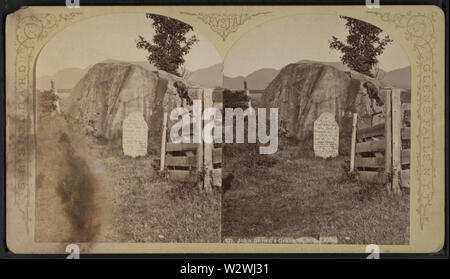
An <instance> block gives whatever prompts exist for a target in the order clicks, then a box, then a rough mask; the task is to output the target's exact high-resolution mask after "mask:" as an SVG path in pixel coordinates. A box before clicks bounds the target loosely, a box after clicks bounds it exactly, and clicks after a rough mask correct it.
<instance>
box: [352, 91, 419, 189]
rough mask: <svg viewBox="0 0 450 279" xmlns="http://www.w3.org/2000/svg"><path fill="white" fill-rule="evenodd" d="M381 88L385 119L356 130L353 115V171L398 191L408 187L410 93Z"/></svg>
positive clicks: (362, 178)
mask: <svg viewBox="0 0 450 279" xmlns="http://www.w3.org/2000/svg"><path fill="white" fill-rule="evenodd" d="M382 90H383V91H384V94H385V96H386V98H385V105H384V113H385V122H384V123H381V124H378V125H375V126H372V127H370V128H365V129H357V128H356V126H357V125H356V117H355V118H354V123H353V129H354V134H355V136H354V139H353V141H352V154H351V163H350V164H351V171H353V170H354V168H355V169H356V171H357V173H358V178H359V180H360V181H364V182H370V183H386V185H387V187H388V188H389V190H393V191H394V192H398V191H399V189H400V187H409V169H410V145H411V141H410V137H411V136H410V133H411V132H410V126H411V105H410V103H411V95H410V92H407V91H404V90H402V89H398V88H383V89H382ZM355 131H356V133H355Z"/></svg>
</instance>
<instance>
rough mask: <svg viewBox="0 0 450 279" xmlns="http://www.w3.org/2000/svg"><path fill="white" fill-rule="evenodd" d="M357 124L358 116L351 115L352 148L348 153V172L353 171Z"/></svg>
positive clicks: (355, 114)
mask: <svg viewBox="0 0 450 279" xmlns="http://www.w3.org/2000/svg"><path fill="white" fill-rule="evenodd" d="M357 122H358V114H357V113H353V129H352V146H351V153H350V172H353V171H355V151H356V129H357Z"/></svg>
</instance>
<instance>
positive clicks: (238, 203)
mask: <svg viewBox="0 0 450 279" xmlns="http://www.w3.org/2000/svg"><path fill="white" fill-rule="evenodd" d="M307 150H308V149H307V148H301V147H299V143H298V142H289V141H288V140H286V139H280V145H279V150H278V152H276V153H275V154H273V155H259V154H258V153H257V149H256V148H255V147H254V146H251V145H248V144H247V145H246V144H232V145H228V146H227V147H226V148H225V151H224V155H223V156H224V159H223V160H224V175H227V173H229V172H233V173H234V176H235V179H234V181H233V184H232V186H231V188H230V189H229V190H228V191H227V192H226V193H225V194H224V196H223V197H222V237H224V238H227V237H240V238H252V237H292V238H299V237H314V238H317V239H318V238H319V237H320V236H323V237H337V239H338V243H352V244H353V243H354V244H369V243H376V244H407V243H408V242H409V193H408V192H406V191H403V193H402V194H401V195H392V194H389V193H387V191H386V190H385V188H384V186H383V185H376V184H372V185H371V184H359V183H358V182H357V181H355V180H352V179H350V178H348V177H347V174H346V171H345V170H344V168H343V167H342V165H343V164H344V159H345V158H344V157H337V158H334V159H327V160H325V159H320V158H314V155H313V154H312V152H311V151H307ZM243 154H245V155H243Z"/></svg>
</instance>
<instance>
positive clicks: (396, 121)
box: [391, 88, 402, 193]
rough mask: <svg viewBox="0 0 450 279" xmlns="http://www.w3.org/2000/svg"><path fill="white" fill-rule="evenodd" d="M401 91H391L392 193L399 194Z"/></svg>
mask: <svg viewBox="0 0 450 279" xmlns="http://www.w3.org/2000/svg"><path fill="white" fill-rule="evenodd" d="M400 93H401V91H400V90H399V89H397V88H395V89H393V91H392V103H391V106H392V172H393V173H392V190H393V191H394V193H399V192H400V172H401V170H402V165H401V161H400V156H401V149H402V140H401V128H402V109H401V107H402V103H401V99H400Z"/></svg>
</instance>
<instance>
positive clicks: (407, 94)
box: [400, 91, 411, 103]
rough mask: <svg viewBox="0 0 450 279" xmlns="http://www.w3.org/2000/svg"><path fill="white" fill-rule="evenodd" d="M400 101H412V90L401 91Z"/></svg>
mask: <svg viewBox="0 0 450 279" xmlns="http://www.w3.org/2000/svg"><path fill="white" fill-rule="evenodd" d="M400 101H401V102H402V103H411V91H402V92H401V93H400Z"/></svg>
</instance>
